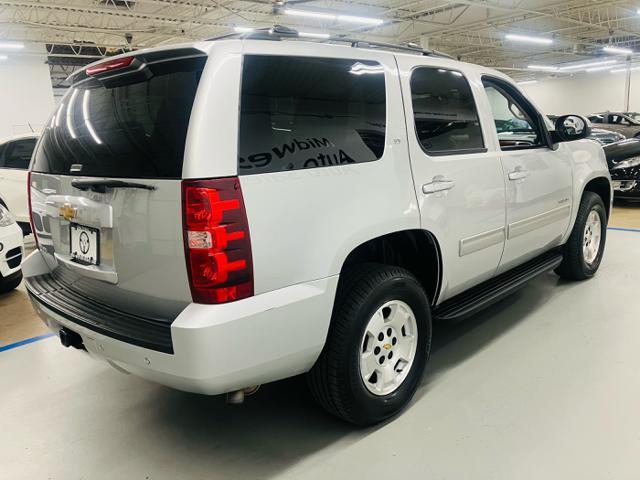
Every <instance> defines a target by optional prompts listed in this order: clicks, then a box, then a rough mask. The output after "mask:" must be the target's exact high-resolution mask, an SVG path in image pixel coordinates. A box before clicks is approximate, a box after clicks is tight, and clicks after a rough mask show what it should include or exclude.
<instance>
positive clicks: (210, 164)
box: [23, 29, 611, 425]
mask: <svg viewBox="0 0 640 480" xmlns="http://www.w3.org/2000/svg"><path fill="white" fill-rule="evenodd" d="M273 40H287V41H273ZM341 40H342V39H333V40H332V41H329V42H324V43H314V42H305V41H300V40H299V39H297V37H296V35H295V32H291V31H286V32H284V33H283V32H282V31H281V30H278V29H275V30H271V31H269V32H258V33H254V34H251V35H245V36H231V37H228V38H224V39H218V40H215V41H205V42H199V43H195V44H192V45H187V46H184V45H182V46H175V47H170V48H162V49H152V50H143V51H139V52H134V53H131V54H127V55H124V56H119V57H114V58H112V59H109V60H107V61H103V62H101V63H96V64H93V65H91V66H89V67H88V68H86V69H84V70H82V71H80V72H79V73H77V74H75V75H74V76H73V77H72V79H71V81H72V85H71V88H70V89H69V92H68V93H67V95H66V96H65V97H64V99H63V100H62V103H61V104H60V106H59V107H58V108H57V110H56V111H55V112H54V113H53V115H52V117H51V120H50V123H49V126H48V127H47V128H46V129H45V131H44V132H43V134H42V137H41V139H40V141H39V143H38V145H37V148H36V152H35V154H34V158H33V161H32V165H31V172H30V180H29V188H30V202H31V211H32V219H33V221H34V222H38V227H42V228H34V231H35V232H36V237H37V241H38V247H39V248H38V250H37V251H36V252H34V253H33V254H32V255H31V256H29V258H28V259H27V260H26V262H25V264H24V266H23V270H24V273H25V277H26V286H27V289H28V291H29V295H30V298H31V300H32V302H33V305H34V307H35V309H36V310H37V311H38V313H39V314H40V315H41V316H42V318H43V319H44V321H45V322H46V323H47V324H48V325H49V327H50V328H51V329H52V330H53V331H54V332H56V333H57V334H58V335H59V336H60V339H61V341H62V343H63V344H64V345H66V346H73V347H76V348H79V349H84V350H86V351H88V352H89V353H90V354H91V355H92V356H94V357H96V358H101V359H104V360H106V361H107V362H108V363H109V364H111V365H113V366H115V367H117V368H118V369H120V370H125V371H128V372H132V373H134V374H136V375H140V376H142V377H145V378H148V379H151V380H153V381H156V382H159V383H162V384H165V385H169V386H172V387H175V388H178V389H182V390H187V391H191V392H200V393H204V394H221V393H225V392H233V393H234V395H235V398H236V399H237V398H238V396H241V395H242V392H244V391H245V390H246V389H247V388H250V387H253V386H255V385H258V384H261V383H265V382H272V381H274V380H278V379H282V378H286V377H290V376H293V375H298V374H302V373H307V374H308V377H309V385H310V387H311V390H312V392H313V394H314V396H315V397H316V398H317V400H318V402H319V403H320V404H321V405H322V406H323V407H324V408H326V409H327V410H328V411H329V412H331V413H333V414H335V415H338V416H340V417H342V418H344V419H346V420H348V421H351V422H353V423H356V424H359V425H368V424H372V423H376V422H379V421H382V420H384V419H386V418H388V417H390V416H392V415H394V414H395V413H396V412H398V411H399V410H400V409H401V408H402V407H403V406H405V405H406V404H407V402H408V401H409V400H410V399H411V397H412V395H413V393H414V392H415V391H416V389H417V387H418V384H419V382H420V378H421V376H422V373H423V369H424V366H425V363H426V361H427V359H428V357H429V349H430V345H431V331H432V321H433V320H442V321H445V320H457V319H460V318H464V317H468V316H471V315H473V314H475V313H476V312H477V311H479V310H480V309H481V308H484V307H485V306H487V305H489V304H490V303H492V302H495V301H496V300H498V299H500V298H502V297H503V296H504V295H506V294H508V293H510V292H512V291H513V290H515V289H516V288H518V287H520V286H521V285H522V284H523V283H525V281H526V280H528V279H530V278H533V277H534V276H536V275H538V274H540V273H542V272H546V271H548V270H551V269H556V271H557V272H558V273H559V274H560V275H561V276H563V277H565V278H571V279H585V278H589V277H591V276H592V275H593V274H594V273H595V272H596V270H597V269H598V266H599V264H600V261H601V259H602V255H603V248H604V243H605V234H606V224H607V218H608V214H609V210H610V203H611V182H610V178H609V173H608V169H607V165H606V162H605V158H604V154H603V152H602V149H601V147H600V146H599V145H597V144H596V143H595V142H591V141H587V140H580V139H582V138H584V137H585V136H586V135H588V134H589V125H588V123H587V122H586V120H585V119H582V118H580V117H575V118H572V119H567V118H566V117H561V118H560V119H558V121H557V122H556V125H555V126H554V125H552V124H551V123H550V122H549V121H548V120H547V119H546V117H544V116H543V115H542V114H541V113H540V112H539V110H538V109H537V108H536V107H535V106H534V105H533V103H532V102H531V101H530V100H528V99H527V98H526V97H525V96H524V95H523V93H522V92H521V91H520V90H519V89H518V87H517V86H516V85H515V84H514V83H513V82H512V81H511V80H510V79H509V78H508V77H506V76H504V75H503V74H501V73H499V72H496V71H493V70H490V69H487V68H483V67H480V66H477V65H469V64H464V63H460V62H457V61H454V60H451V59H450V58H447V57H445V56H443V55H439V54H437V53H435V52H427V51H422V50H417V49H413V48H411V47H397V46H388V45H380V44H372V43H370V42H369V43H366V44H361V43H359V42H357V41H350V42H349V43H348V44H347V45H343V44H338V43H339V42H340V41H341ZM505 123H510V124H517V125H518V129H519V130H520V131H525V132H527V133H528V134H529V135H530V137H531V142H529V143H528V144H527V145H518V144H516V145H514V144H513V143H512V142H510V141H503V140H500V139H499V137H498V134H497V130H496V125H504V124H505ZM572 140H575V141H572Z"/></svg>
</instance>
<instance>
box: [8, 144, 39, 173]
mask: <svg viewBox="0 0 640 480" xmlns="http://www.w3.org/2000/svg"><path fill="white" fill-rule="evenodd" d="M36 141H37V140H36V139H35V138H25V139H24V140H16V141H14V142H10V143H7V144H6V145H4V146H3V147H0V168H16V169H19V170H27V169H28V168H29V162H30V161H31V154H32V153H33V149H34V148H35V146H36Z"/></svg>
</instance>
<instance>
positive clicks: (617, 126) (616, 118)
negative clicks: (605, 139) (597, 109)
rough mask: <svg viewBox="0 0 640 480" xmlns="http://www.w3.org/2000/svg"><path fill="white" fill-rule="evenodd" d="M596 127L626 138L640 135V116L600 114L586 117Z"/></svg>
mask: <svg viewBox="0 0 640 480" xmlns="http://www.w3.org/2000/svg"><path fill="white" fill-rule="evenodd" d="M587 118H588V119H589V121H590V122H591V123H592V124H593V125H595V126H597V127H602V128H606V129H607V130H612V131H614V132H617V133H621V134H622V135H624V136H625V137H627V138H631V137H635V136H638V135H639V134H640V114H638V113H635V112H602V113H592V114H590V115H588V116H587Z"/></svg>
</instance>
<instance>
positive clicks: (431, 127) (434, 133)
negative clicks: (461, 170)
mask: <svg viewBox="0 0 640 480" xmlns="http://www.w3.org/2000/svg"><path fill="white" fill-rule="evenodd" d="M411 103H412V104H413V118H414V121H415V127H416V135H417V136H418V141H419V142H420V145H421V146H422V149H423V150H424V151H425V152H426V153H428V154H431V155H445V154H448V155H451V154H455V153H473V152H478V151H483V150H484V140H483V138H482V129H481V128H480V121H479V120H478V112H477V110H476V104H475V101H474V99H473V94H472V93H471V88H470V87H469V83H468V82H467V79H466V78H464V76H463V75H462V73H460V72H458V71H455V70H448V69H444V68H432V67H420V68H417V69H415V70H414V71H413V73H412V75H411Z"/></svg>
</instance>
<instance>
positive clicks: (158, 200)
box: [31, 49, 206, 318]
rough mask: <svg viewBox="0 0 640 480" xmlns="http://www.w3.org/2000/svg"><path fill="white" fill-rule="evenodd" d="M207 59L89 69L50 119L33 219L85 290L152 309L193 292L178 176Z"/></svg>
mask: <svg viewBox="0 0 640 480" xmlns="http://www.w3.org/2000/svg"><path fill="white" fill-rule="evenodd" d="M205 59H206V57H205V56H204V53H203V52H200V51H199V50H195V49H173V50H167V51H165V52H151V53H146V54H145V56H144V57H140V56H138V57H136V58H135V60H134V61H133V62H131V63H130V64H127V65H125V66H124V68H120V69H118V70H115V71H106V72H99V73H96V74H95V76H94V77H91V76H87V75H86V74H84V73H82V74H80V75H79V78H76V79H75V83H74V84H73V86H72V87H71V88H70V89H69V91H68V93H67V94H66V95H65V97H64V99H63V100H62V102H61V103H60V105H59V107H58V109H57V110H56V112H55V113H54V115H53V116H52V118H51V120H50V123H49V125H48V126H47V127H46V128H45V130H44V132H43V134H42V140H41V141H40V143H39V144H38V148H37V150H36V152H35V154H34V159H33V165H32V174H31V192H32V193H31V199H32V210H33V221H34V226H35V229H36V232H37V237H38V241H39V244H40V248H41V250H42V251H43V252H45V258H46V259H47V261H48V263H49V265H50V267H51V268H52V269H53V271H54V275H56V277H57V279H58V281H60V282H62V283H63V284H65V285H67V286H68V287H69V288H70V289H72V290H73V291H75V292H77V293H78V294H79V295H83V296H86V297H89V298H92V299H94V300H97V301H99V302H101V303H103V304H107V305H109V306H111V307H114V308H117V309H119V310H122V311H126V312H130V313H132V314H137V315H144V316H146V317H157V318H167V317H168V316H169V317H175V315H177V313H178V312H179V311H181V310H182V308H184V306H185V305H186V304H187V303H189V302H190V300H191V295H190V290H189V283H188V278H187V271H186V266H185V260H184V258H185V257H184V246H183V245H184V244H183V233H182V207H181V177H182V167H183V157H184V152H185V143H186V137H187V129H188V125H189V120H190V115H191V110H192V106H193V104H194V99H195V96H196V92H197V88H198V85H199V81H200V76H201V74H202V70H203V67H204V64H205Z"/></svg>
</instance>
